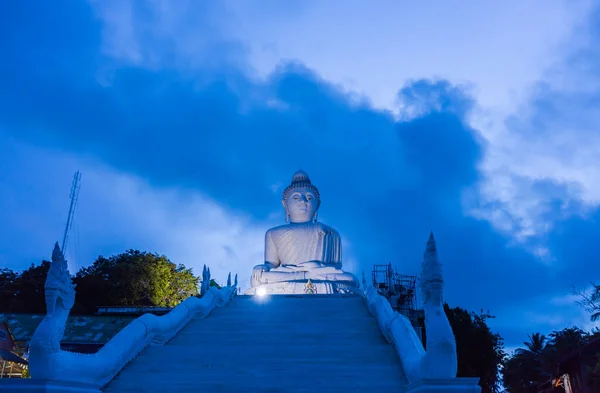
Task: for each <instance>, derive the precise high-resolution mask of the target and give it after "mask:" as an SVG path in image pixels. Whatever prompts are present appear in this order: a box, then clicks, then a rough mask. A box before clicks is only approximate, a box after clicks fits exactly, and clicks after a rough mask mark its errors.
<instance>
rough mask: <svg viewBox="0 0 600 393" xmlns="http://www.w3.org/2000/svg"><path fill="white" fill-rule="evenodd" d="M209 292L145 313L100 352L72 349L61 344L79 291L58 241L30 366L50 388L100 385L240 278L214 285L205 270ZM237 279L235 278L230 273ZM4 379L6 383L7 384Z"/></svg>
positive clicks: (220, 299) (230, 291)
mask: <svg viewBox="0 0 600 393" xmlns="http://www.w3.org/2000/svg"><path fill="white" fill-rule="evenodd" d="M203 278H204V282H203V284H204V285H203V292H204V296H203V297H202V298H201V299H199V298H196V297H190V298H188V299H186V300H185V301H183V302H182V303H181V304H179V305H178V306H177V307H175V308H174V309H173V310H171V311H170V312H169V313H168V314H165V315H162V316H156V315H152V314H145V315H142V316H141V317H139V318H137V319H136V320H134V321H132V322H131V323H130V324H129V325H127V326H126V327H125V328H123V330H121V331H120V332H119V333H117V334H116V335H115V336H114V337H113V338H112V339H111V340H110V341H109V342H108V343H106V345H104V346H103V347H102V348H101V349H100V350H99V351H98V352H96V353H94V354H82V353H75V352H68V351H64V350H61V349H60V341H61V340H62V337H63V335H64V330H65V324H66V320H67V317H68V316H69V312H70V309H71V307H72V306H73V301H74V296H75V291H74V286H73V284H72V282H71V278H70V275H69V272H68V270H67V264H66V262H65V260H64V256H63V254H62V252H61V250H60V248H59V247H58V243H57V244H56V245H55V247H54V251H53V253H52V264H51V266H50V270H49V272H48V277H47V279H46V285H45V295H46V309H47V315H46V316H45V317H44V319H43V320H42V322H41V323H40V325H39V326H38V328H37V329H36V331H35V332H34V334H33V337H32V339H31V344H30V352H29V372H30V374H31V377H32V378H31V379H32V380H33V382H28V383H29V384H32V383H33V384H38V385H39V386H42V385H44V382H43V381H46V385H47V386H48V389H50V388H51V387H52V386H56V385H60V386H64V387H65V389H67V387H68V386H70V387H71V388H72V389H75V388H77V389H80V388H81V387H82V386H85V389H93V388H100V387H102V386H104V385H106V384H107V383H108V382H109V381H110V380H111V379H113V377H114V376H115V375H116V374H117V373H118V372H119V371H120V370H121V369H122V368H123V367H124V366H125V365H126V364H127V363H128V362H129V361H130V360H131V359H133V358H134V357H135V356H136V355H137V354H138V353H139V352H140V351H141V350H142V349H144V348H145V347H146V346H148V345H160V344H163V343H165V342H166V341H168V340H169V339H171V338H172V337H173V336H174V335H175V334H177V332H178V331H179V330H181V328H183V327H184V326H185V325H186V324H187V323H188V322H189V321H190V320H191V319H192V318H197V317H204V316H206V315H207V314H208V313H209V312H210V311H211V310H213V309H214V308H215V307H221V306H223V305H225V304H226V303H227V302H228V301H229V300H230V299H231V298H232V297H233V296H234V295H235V294H236V293H237V288H236V286H237V276H236V279H235V284H234V285H232V286H227V287H224V288H222V289H220V290H219V289H216V288H214V287H210V288H208V286H207V283H208V282H209V281H210V271H209V270H208V269H207V268H206V267H205V269H204V273H203ZM228 281H229V282H231V279H228ZM2 386H3V385H2V384H0V389H4V388H3V387H2Z"/></svg>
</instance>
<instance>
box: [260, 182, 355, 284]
mask: <svg viewBox="0 0 600 393" xmlns="http://www.w3.org/2000/svg"><path fill="white" fill-rule="evenodd" d="M282 204H283V208H284V209H285V215H286V224H284V225H280V226H277V227H275V228H271V229H269V230H268V231H267V233H266V234H265V262H264V263H263V264H261V265H258V266H255V267H254V269H253V271H252V278H251V286H252V288H256V287H259V286H264V285H267V286H268V285H271V287H278V288H280V289H279V290H278V291H275V292H276V293H297V292H298V289H297V288H298V286H295V287H294V286H287V288H296V289H288V290H285V289H281V288H286V287H285V285H283V286H282V285H281V283H289V282H296V283H299V282H306V281H308V280H310V283H309V284H310V285H312V283H318V282H327V283H328V284H329V288H333V289H332V291H333V292H337V290H336V288H345V289H346V290H347V289H348V288H350V289H352V288H358V286H359V282H358V279H357V278H356V277H355V276H354V275H353V274H351V273H346V272H344V271H343V270H342V241H341V238H340V235H339V233H338V232H337V231H336V230H335V229H333V228H331V227H330V226H328V225H325V224H323V223H321V222H319V221H317V211H318V210H319V207H320V205H321V197H320V195H319V190H318V189H317V187H315V186H314V185H313V184H312V183H311V181H310V179H309V177H308V175H307V174H306V173H305V172H304V171H298V172H296V173H295V174H294V176H293V177H292V182H291V184H290V185H289V186H287V187H286V188H285V190H284V191H283V198H282ZM274 283H279V284H280V285H275V286H273V285H272V284H274ZM311 288H312V287H311Z"/></svg>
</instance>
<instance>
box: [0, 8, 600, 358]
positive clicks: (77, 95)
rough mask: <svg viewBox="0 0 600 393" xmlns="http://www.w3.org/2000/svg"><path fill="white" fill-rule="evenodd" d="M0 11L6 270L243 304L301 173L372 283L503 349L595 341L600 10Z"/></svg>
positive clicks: (0, 244)
mask: <svg viewBox="0 0 600 393" xmlns="http://www.w3.org/2000/svg"><path fill="white" fill-rule="evenodd" d="M2 8H3V9H2V10H0V34H1V35H2V37H3V40H1V41H0V77H1V78H2V88H1V89H0V157H1V158H2V159H1V160H0V209H1V211H2V212H3V223H4V224H5V225H3V226H1V227H0V239H2V240H0V266H8V267H10V268H13V269H17V270H18V269H23V268H25V267H27V266H28V265H29V264H30V263H32V262H35V263H38V262H39V261H40V260H41V259H43V258H48V257H49V256H50V253H51V251H52V245H53V243H54V241H56V240H60V238H61V237H62V231H63V227H64V224H65V220H66V214H67V208H68V203H69V199H68V198H69V188H70V185H71V180H72V175H73V173H74V172H75V171H76V170H81V171H82V173H83V181H82V188H81V192H80V198H79V204H78V208H77V213H76V219H75V223H74V226H73V230H72V235H71V241H70V246H69V249H68V251H67V257H68V259H69V264H70V268H71V270H72V271H75V270H77V269H78V268H80V267H82V266H85V265H88V264H90V263H91V262H92V261H93V260H94V259H95V257H97V256H98V255H112V254H115V253H119V252H123V251H124V250H126V249H129V248H137V249H143V250H147V251H152V252H158V253H164V254H166V255H167V256H169V257H170V258H171V259H172V260H174V261H176V262H181V263H185V264H186V265H187V266H193V267H194V268H195V270H196V272H198V273H199V272H200V269H201V266H202V264H204V263H206V264H208V265H209V266H210V267H211V271H212V272H213V274H214V275H215V276H216V278H217V279H218V280H219V279H220V280H224V279H225V277H226V274H227V272H228V271H233V272H237V273H239V274H240V284H241V285H242V286H247V285H248V282H249V275H250V270H251V268H252V266H253V265H255V264H257V263H261V260H262V254H263V236H264V232H265V230H266V229H268V228H269V227H272V226H274V225H277V224H280V223H282V222H283V221H284V215H283V211H282V210H281V207H280V195H281V192H282V190H283V188H284V187H285V185H286V184H287V183H289V181H290V178H291V175H292V173H293V172H294V171H295V170H297V169H299V168H302V169H304V170H306V171H307V172H308V173H309V175H310V176H311V178H312V180H313V182H314V183H315V184H316V185H317V186H318V187H319V190H320V191H321V195H322V200H323V203H322V206H321V210H320V214H319V217H320V219H321V220H322V221H323V222H326V223H327V224H329V225H332V226H333V227H335V228H337V229H338V230H339V231H340V233H341V234H342V237H343V241H344V266H345V269H346V270H349V271H353V272H355V273H357V274H360V272H362V271H363V270H365V271H367V272H368V271H370V268H371V266H372V265H373V264H376V263H387V262H389V261H391V262H392V263H393V264H394V265H396V266H397V267H398V270H400V271H401V272H403V273H406V274H416V273H418V272H419V268H420V259H421V256H422V253H423V251H424V247H425V242H426V240H427V237H428V234H429V231H430V230H433V231H434V233H435V234H436V239H437V241H438V247H439V250H440V257H441V260H442V262H443V263H444V269H445V277H446V291H445V296H446V300H447V301H448V302H449V303H450V304H451V305H452V306H461V307H464V308H467V309H470V310H479V309H486V310H488V309H489V310H490V312H491V313H492V314H493V315H496V316H497V318H496V319H495V320H494V321H492V324H493V327H494V329H495V330H496V331H498V332H500V333H501V334H502V336H503V337H505V339H506V343H507V345H508V346H509V347H514V346H515V345H519V344H520V343H521V342H522V341H524V340H526V338H527V334H528V333H531V332H534V331H540V332H542V333H549V332H550V331H552V330H553V329H561V328H563V327H565V326H568V325H572V324H578V325H580V326H583V327H584V328H588V329H589V328H591V327H592V326H593V325H592V324H591V323H590V322H589V321H588V319H589V318H588V316H587V315H586V314H585V312H583V311H582V310H580V309H579V308H578V307H577V306H575V305H574V303H573V301H574V299H573V297H572V296H571V287H573V286H575V287H578V288H585V287H586V286H588V285H589V282H590V280H598V279H599V278H600V264H598V263H597V261H596V258H597V252H596V249H595V247H594V242H595V239H596V238H597V236H598V232H599V229H600V226H599V225H600V224H598V223H597V219H598V218H599V217H600V212H599V211H598V204H599V201H600V186H599V185H600V181H599V180H600V171H599V169H598V168H600V165H599V164H600V158H599V157H600V154H599V153H600V133H598V131H597V130H598V128H599V126H600V112H598V111H597V109H596V108H597V107H598V105H599V104H600V49H598V48H600V31H599V30H598V29H599V26H600V13H599V8H598V7H597V5H595V4H594V3H593V2H591V1H575V2H573V1H567V0H562V1H561V0H552V1H548V0H546V1H542V0H539V1H529V2H521V1H516V0H511V1H505V2H493V1H477V2H476V1H460V2H442V1H431V2H419V4H418V5H416V4H410V5H408V2H407V3H402V2H397V1H387V0H380V1H374V2H370V3H369V5H368V6H367V5H366V3H364V2H361V1H347V2H345V6H344V7H343V8H340V7H339V5H337V3H336V2H330V1H326V0H306V1H302V2H295V3H294V4H293V5H292V4H291V3H289V2H285V3H284V2H278V1H275V0H263V1H260V2H259V1H245V2H236V1H224V2H212V3H209V2H194V1H178V2H174V1H170V2H169V1H158V0H157V1H148V2H131V1H91V2H89V3H86V2H80V1H74V0H73V1H65V2H61V3H60V5H58V4H54V3H53V4H51V5H50V4H49V3H48V4H45V3H44V2H37V1H21V2H12V3H10V4H8V3H7V4H3V5H2Z"/></svg>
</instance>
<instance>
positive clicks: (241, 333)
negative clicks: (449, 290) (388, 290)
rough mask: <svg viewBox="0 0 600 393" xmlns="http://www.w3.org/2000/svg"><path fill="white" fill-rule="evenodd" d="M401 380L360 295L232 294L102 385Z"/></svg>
mask: <svg viewBox="0 0 600 393" xmlns="http://www.w3.org/2000/svg"><path fill="white" fill-rule="evenodd" d="M405 385H406V379H405V378H404V375H403V374H402V369H401V366H400V361H399V358H398V355H397V354H396V352H395V350H394V347H393V346H392V345H390V344H388V343H387V342H386V340H385V339H384V337H383V335H382V334H381V331H380V330H379V327H378V326H377V323H376V321H375V318H374V317H372V316H371V314H370V313H369V311H368V309H367V306H366V304H365V301H364V300H363V299H362V298H361V297H358V296H331V295H306V296H304V295H276V296H270V297H266V298H263V299H259V298H257V297H250V296H237V297H235V298H234V299H233V300H232V301H231V302H230V303H229V304H228V305H226V306H225V307H223V308H217V309H215V310H213V311H212V312H211V313H210V314H209V315H208V316H207V317H206V318H204V319H196V320H192V321H191V322H190V323H189V324H188V325H187V326H186V327H184V328H183V329H182V330H181V331H180V332H179V333H178V334H177V335H176V336H175V337H174V338H173V339H172V340H171V341H169V342H168V343H166V344H165V345H161V346H151V347H147V348H146V349H144V350H143V351H142V352H141V353H140V355H139V356H137V357H136V358H135V359H134V360H133V361H132V362H131V363H130V364H128V365H127V366H126V367H125V368H124V369H123V370H122V371H121V372H120V373H119V375H117V376H116V377H115V378H114V379H113V380H112V381H111V382H110V383H109V384H108V385H107V386H106V387H105V388H104V389H103V391H104V392H210V393H214V392H257V393H259V392H271V393H274V392H311V393H315V392H370V393H374V392H378V393H379V392H381V393H383V392H396V393H402V392H404V391H405Z"/></svg>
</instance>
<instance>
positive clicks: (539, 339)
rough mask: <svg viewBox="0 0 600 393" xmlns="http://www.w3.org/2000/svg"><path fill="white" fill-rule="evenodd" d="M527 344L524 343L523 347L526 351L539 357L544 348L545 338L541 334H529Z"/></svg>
mask: <svg viewBox="0 0 600 393" xmlns="http://www.w3.org/2000/svg"><path fill="white" fill-rule="evenodd" d="M528 336H529V342H524V343H523V344H525V347H527V351H529V352H531V353H533V354H536V355H540V354H541V353H542V351H543V350H544V348H545V347H546V342H547V340H546V336H544V335H543V334H541V333H533V334H529V335H528Z"/></svg>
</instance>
